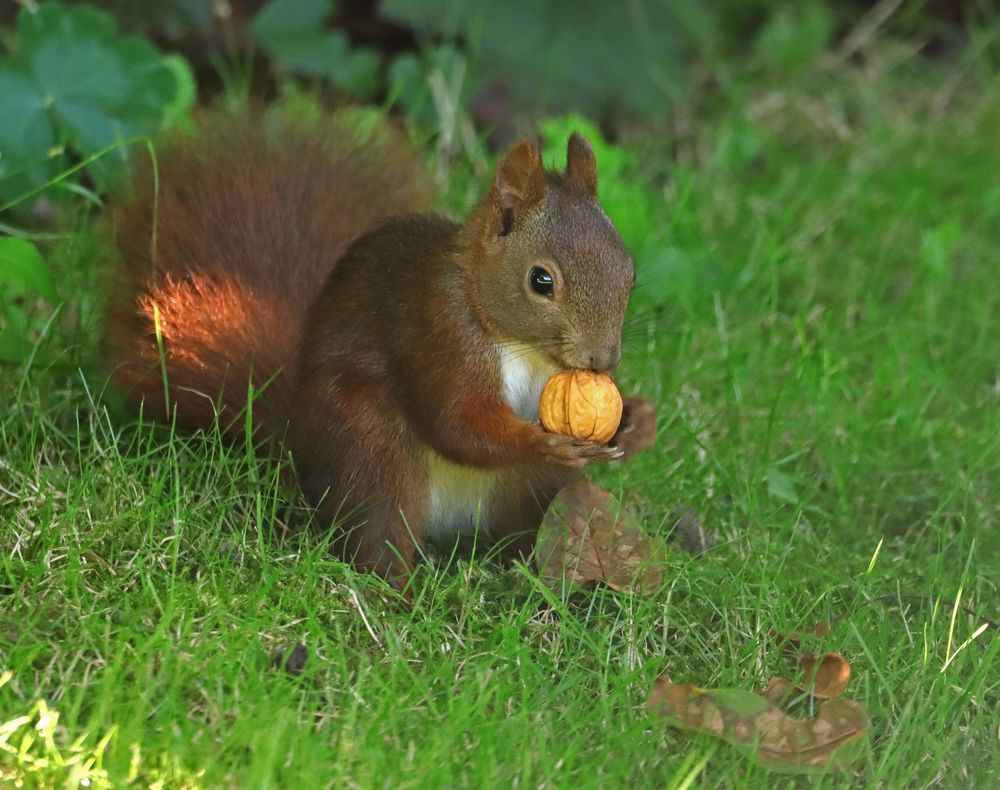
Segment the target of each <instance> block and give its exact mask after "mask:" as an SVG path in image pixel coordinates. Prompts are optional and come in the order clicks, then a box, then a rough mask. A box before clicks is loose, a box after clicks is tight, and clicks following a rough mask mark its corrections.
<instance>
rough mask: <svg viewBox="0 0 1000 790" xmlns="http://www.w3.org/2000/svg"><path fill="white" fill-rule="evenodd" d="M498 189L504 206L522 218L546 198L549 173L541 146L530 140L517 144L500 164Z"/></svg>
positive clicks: (497, 179)
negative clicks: (546, 171) (539, 148)
mask: <svg viewBox="0 0 1000 790" xmlns="http://www.w3.org/2000/svg"><path fill="white" fill-rule="evenodd" d="M495 183H496V190H497V195H498V196H499V197H500V207H501V209H502V210H503V211H504V212H507V211H510V212H511V213H512V215H513V218H514V223H515V224H516V222H517V220H518V218H519V216H520V215H521V214H522V213H523V212H524V211H525V210H526V209H528V208H531V207H532V206H534V205H535V204H536V203H538V202H539V201H541V200H542V199H543V198H544V197H545V193H546V187H545V172H544V171H543V169H542V157H541V154H539V153H538V147H537V146H536V145H535V144H534V143H532V142H529V141H528V140H522V141H521V142H519V143H517V144H516V145H515V146H514V147H513V148H511V149H510V151H509V152H508V153H507V156H505V157H504V158H503V160H502V161H501V162H500V164H499V165H497V173H496V179H495Z"/></svg>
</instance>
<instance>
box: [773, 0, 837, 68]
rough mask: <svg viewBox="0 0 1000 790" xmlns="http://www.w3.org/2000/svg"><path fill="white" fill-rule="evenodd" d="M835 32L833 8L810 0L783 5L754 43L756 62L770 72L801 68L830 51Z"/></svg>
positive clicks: (817, 0)
mask: <svg viewBox="0 0 1000 790" xmlns="http://www.w3.org/2000/svg"><path fill="white" fill-rule="evenodd" d="M833 32H834V17H833V13H832V12H831V10H830V6H829V4H827V3H825V2H822V1H821V0H808V2H803V3H787V4H784V5H781V6H779V7H778V8H777V9H776V10H775V11H774V12H773V13H772V14H771V15H770V17H769V18H768V20H767V22H766V23H765V25H764V28H763V29H762V30H761V32H760V34H759V35H758V36H757V39H756V41H755V42H754V60H755V61H756V62H757V63H759V64H760V65H761V66H764V67H766V68H772V69H785V70H787V69H794V68H798V67H800V66H803V65H805V64H806V63H808V62H809V61H811V60H812V59H814V58H815V57H816V56H817V55H819V54H820V53H821V52H822V51H823V50H825V49H826V47H827V45H828V44H829V43H830V39H831V38H832V37H833Z"/></svg>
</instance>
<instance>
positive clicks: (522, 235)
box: [467, 134, 635, 371]
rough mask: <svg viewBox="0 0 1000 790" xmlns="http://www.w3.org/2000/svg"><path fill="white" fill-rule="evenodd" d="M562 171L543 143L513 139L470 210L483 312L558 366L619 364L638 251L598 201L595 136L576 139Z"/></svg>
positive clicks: (506, 334) (503, 332) (508, 337)
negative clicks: (549, 162)
mask: <svg viewBox="0 0 1000 790" xmlns="http://www.w3.org/2000/svg"><path fill="white" fill-rule="evenodd" d="M567 148H568V150H567V164H566V172H565V173H553V172H549V173H546V172H545V171H544V170H543V168H542V159H541V156H540V155H539V153H538V148H537V147H536V146H535V145H534V144H533V143H530V142H527V141H522V142H520V143H518V144H517V145H515V146H514V147H513V148H512V149H511V150H510V152H509V153H508V154H507V155H506V156H505V157H504V159H503V160H502V161H501V162H500V164H499V165H498V167H497V169H496V175H495V177H494V179H493V184H492V186H491V187H490V190H489V191H488V192H487V194H486V196H485V198H484V200H483V202H482V203H481V204H480V206H479V208H478V209H477V210H476V212H475V214H473V216H472V218H471V219H470V222H469V225H468V226H467V227H468V230H469V231H470V232H471V234H472V238H471V239H469V241H470V243H471V244H472V245H474V247H475V251H476V254H475V255H473V256H471V260H474V261H475V264H474V266H475V267H476V269H478V272H477V273H476V276H475V277H474V278H473V279H472V282H474V283H475V286H476V288H477V291H478V293H477V294H476V302H477V308H478V310H479V313H480V319H481V320H482V321H483V322H484V323H486V324H487V325H488V328H489V329H491V330H492V333H493V334H494V335H495V336H496V337H498V338H499V339H501V340H503V341H509V342H516V343H520V344H524V345H525V346H528V347H533V348H534V349H536V350H537V351H539V352H541V353H543V354H544V355H545V356H546V357H548V358H549V359H550V360H551V361H552V362H553V363H554V364H555V365H556V366H558V367H560V368H590V369H593V370H600V371H608V370H612V369H613V368H614V367H615V366H616V365H617V364H618V361H619V359H620V358H621V334H622V322H623V320H624V318H625V308H626V307H627V306H628V299H629V295H630V294H631V292H632V286H633V284H634V283H635V269H634V267H633V265H632V259H631V257H630V256H629V254H628V252H626V250H625V248H624V246H623V245H622V241H621V238H620V237H619V236H618V232H617V231H616V230H615V228H614V225H612V224H611V220H609V219H608V217H607V215H606V214H605V213H604V212H603V211H602V210H601V207H600V206H599V205H598V203H597V166H596V163H595V161H594V152H593V150H592V149H591V147H590V145H589V144H588V143H587V141H586V140H584V139H583V138H582V137H580V136H579V135H577V134H573V135H572V136H571V137H570V138H569V145H568V146H567Z"/></svg>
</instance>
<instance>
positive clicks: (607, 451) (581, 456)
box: [542, 433, 624, 469]
mask: <svg viewBox="0 0 1000 790" xmlns="http://www.w3.org/2000/svg"><path fill="white" fill-rule="evenodd" d="M542 453H543V455H544V457H545V460H546V461H547V462H549V463H555V464H559V465H561V466H568V467H570V468H571V469H580V468H581V467H584V466H586V465H587V464H592V463H596V462H598V461H614V460H616V459H618V458H621V457H622V455H623V454H624V451H623V450H622V449H621V448H619V447H611V446H609V445H606V444H598V443H597V442H592V441H589V440H588V439H578V438H577V437H575V436H567V435H565V434H561V433H546V434H544V435H543V437H542Z"/></svg>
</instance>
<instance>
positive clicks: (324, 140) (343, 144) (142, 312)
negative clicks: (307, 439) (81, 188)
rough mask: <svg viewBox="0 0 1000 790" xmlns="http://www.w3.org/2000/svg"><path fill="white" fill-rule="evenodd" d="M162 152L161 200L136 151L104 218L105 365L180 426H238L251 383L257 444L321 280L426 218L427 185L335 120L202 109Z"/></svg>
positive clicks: (408, 158) (270, 431)
mask: <svg viewBox="0 0 1000 790" xmlns="http://www.w3.org/2000/svg"><path fill="white" fill-rule="evenodd" d="M156 153H157V162H158V172H157V174H156V175H157V176H158V182H159V183H158V190H157V189H156V188H155V186H156V180H155V178H154V169H153V167H152V164H151V162H150V161H149V158H148V156H144V157H143V158H142V159H141V160H140V161H139V162H138V163H137V166H136V172H135V178H134V180H133V183H132V185H131V189H130V191H129V192H128V193H127V194H126V195H123V196H122V197H121V198H119V199H118V200H117V201H116V202H115V203H113V205H112V208H111V212H110V216H111V221H112V227H113V233H114V239H115V244H116V247H117V252H118V261H119V271H118V276H119V283H118V284H117V286H118V290H119V292H118V293H115V294H113V295H112V300H111V305H110V307H109V313H108V318H107V322H106V328H105V342H104V356H105V360H106V362H107V364H108V366H109V368H110V370H111V372H112V375H113V377H114V380H115V382H116V383H117V385H118V386H119V387H120V388H121V389H122V390H123V391H124V392H125V393H126V395H127V396H128V398H129V399H130V400H132V401H133V402H135V403H139V402H143V401H144V402H145V409H146V412H147V413H151V414H152V415H153V416H155V417H158V418H168V417H172V416H175V417H176V420H177V423H178V424H179V425H182V426H184V427H188V428H195V429H196V428H207V427H210V426H211V425H213V424H214V422H215V420H216V418H217V415H218V419H219V421H220V423H221V424H222V425H223V426H224V427H225V426H229V425H232V424H233V423H234V422H236V421H238V420H240V419H241V415H244V414H245V409H246V408H247V407H248V393H249V392H250V387H251V386H252V388H253V390H254V391H255V392H258V393H260V395H259V397H256V398H255V399H254V401H253V404H252V409H253V412H252V418H253V425H254V429H255V433H256V435H258V436H262V437H265V438H266V437H270V436H275V435H281V434H283V432H284V427H285V422H286V419H287V417H286V415H287V412H288V406H289V402H290V398H291V392H292V387H293V386H294V382H295V375H296V360H297V357H298V355H299V346H300V343H301V340H302V338H301V335H302V331H303V327H304V325H305V320H306V315H307V312H308V310H309V307H310V306H311V305H312V303H313V301H314V300H315V298H316V297H317V296H318V295H319V292H320V289H321V287H322V285H323V281H324V280H325V278H326V276H327V274H328V273H329V272H330V270H331V269H332V268H333V266H334V265H335V263H336V262H337V260H338V259H339V258H340V257H341V256H342V255H343V253H344V251H345V250H346V249H347V247H348V246H349V245H350V243H351V242H352V241H354V240H355V239H356V238H357V237H358V236H360V235H361V234H363V233H365V232H366V231H368V230H370V229H372V228H373V227H375V226H376V225H378V224H379V223H380V222H381V221H382V220H384V219H385V218H387V217H389V216H391V215H395V214H402V213H409V212H416V211H425V210H427V209H428V208H429V206H430V202H431V188H430V182H429V179H428V178H427V177H426V176H425V174H424V170H423V169H422V167H421V166H420V164H419V162H418V161H417V159H416V157H414V156H413V154H412V153H410V152H409V151H408V150H407V148H406V147H405V145H404V144H402V143H401V142H400V140H398V139H397V137H396V136H395V135H394V134H390V133H389V132H388V131H386V130H384V129H381V130H378V131H377V132H376V133H373V134H371V135H369V136H368V137H367V139H362V135H361V134H360V133H359V132H358V130H357V128H356V127H355V125H354V124H353V123H352V122H351V121H350V120H349V119H347V118H346V117H345V116H343V115H340V116H338V115H333V116H327V117H325V118H324V119H323V120H321V121H318V122H317V121H313V122H291V121H289V120H287V119H284V120H281V119H275V118H273V117H270V116H268V115H264V114H247V115H243V116H240V117H235V116H227V115H208V116H207V117H206V118H204V119H203V120H202V122H201V123H200V124H199V128H198V131H197V133H196V134H195V135H179V134H178V135H174V136H173V137H170V138H169V139H167V140H164V141H161V142H160V143H159V144H158V145H157V148H156ZM154 195H155V199H154ZM154 226H155V233H156V237H155V240H154V238H153V233H154ZM164 374H165V377H166V387H164Z"/></svg>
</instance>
